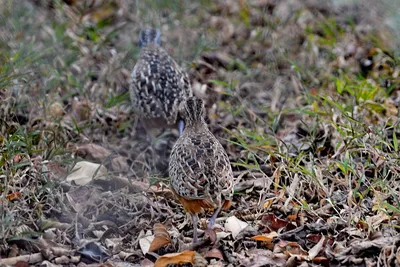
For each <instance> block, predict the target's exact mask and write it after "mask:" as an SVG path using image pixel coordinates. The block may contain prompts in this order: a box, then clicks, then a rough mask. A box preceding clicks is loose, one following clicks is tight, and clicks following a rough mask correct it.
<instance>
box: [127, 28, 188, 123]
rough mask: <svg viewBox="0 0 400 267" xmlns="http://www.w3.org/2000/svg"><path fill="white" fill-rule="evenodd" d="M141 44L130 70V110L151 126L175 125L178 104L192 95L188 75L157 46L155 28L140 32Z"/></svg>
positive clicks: (157, 32)
mask: <svg viewBox="0 0 400 267" xmlns="http://www.w3.org/2000/svg"><path fill="white" fill-rule="evenodd" d="M140 45H141V47H142V49H141V52H140V55H139V59H138V60H137V62H136V65H135V67H134V69H133V71H132V75H131V83H130V95H131V100H132V104H133V108H134V110H135V111H136V112H137V113H138V115H139V116H140V117H141V118H142V119H144V120H146V122H147V123H149V120H153V123H152V126H155V127H158V128H160V127H165V126H167V125H170V126H172V125H175V124H176V122H177V114H178V108H179V104H180V103H181V102H182V101H183V100H185V99H186V98H187V97H189V96H191V95H192V90H191V87H190V81H189V78H188V75H187V73H186V72H185V71H183V70H182V69H181V67H180V66H179V65H178V64H177V63H176V62H175V60H174V59H173V58H171V57H170V56H169V55H168V53H167V52H166V51H165V50H164V49H163V48H162V47H160V34H159V31H158V30H155V29H145V30H143V31H142V32H141V33H140Z"/></svg>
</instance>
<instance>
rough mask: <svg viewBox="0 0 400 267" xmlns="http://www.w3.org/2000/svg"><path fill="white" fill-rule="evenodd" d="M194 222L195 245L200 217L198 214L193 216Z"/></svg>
mask: <svg viewBox="0 0 400 267" xmlns="http://www.w3.org/2000/svg"><path fill="white" fill-rule="evenodd" d="M192 221H193V241H192V242H193V244H196V243H197V223H198V222H199V217H197V214H192Z"/></svg>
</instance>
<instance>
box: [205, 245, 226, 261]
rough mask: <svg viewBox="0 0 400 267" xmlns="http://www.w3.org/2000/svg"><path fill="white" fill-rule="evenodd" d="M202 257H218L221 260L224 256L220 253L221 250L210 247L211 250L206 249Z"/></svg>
mask: <svg viewBox="0 0 400 267" xmlns="http://www.w3.org/2000/svg"><path fill="white" fill-rule="evenodd" d="M204 258H206V259H207V258H214V259H220V260H223V259H224V256H223V255H222V252H221V250H219V249H218V248H212V249H211V250H209V251H207V252H206V254H205V255H204Z"/></svg>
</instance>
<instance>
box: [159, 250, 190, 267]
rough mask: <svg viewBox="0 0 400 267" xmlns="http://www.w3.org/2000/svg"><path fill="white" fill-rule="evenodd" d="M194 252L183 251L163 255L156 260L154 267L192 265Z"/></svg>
mask: <svg viewBox="0 0 400 267" xmlns="http://www.w3.org/2000/svg"><path fill="white" fill-rule="evenodd" d="M194 256H195V252H194V251H191V250H185V251H183V252H180V253H170V254H165V255H163V256H161V257H159V258H158V259H157V261H156V262H155V264H154V267H166V266H167V265H168V264H183V263H191V264H193V263H194Z"/></svg>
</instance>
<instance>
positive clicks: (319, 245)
mask: <svg viewBox="0 0 400 267" xmlns="http://www.w3.org/2000/svg"><path fill="white" fill-rule="evenodd" d="M324 241H325V236H322V238H321V239H320V240H319V242H318V243H317V244H316V245H315V246H314V247H313V248H312V249H310V250H309V251H308V257H309V258H310V259H311V260H313V259H314V258H315V257H316V256H317V255H318V253H319V252H320V251H321V250H322V248H323V246H324Z"/></svg>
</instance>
